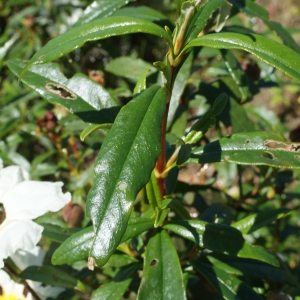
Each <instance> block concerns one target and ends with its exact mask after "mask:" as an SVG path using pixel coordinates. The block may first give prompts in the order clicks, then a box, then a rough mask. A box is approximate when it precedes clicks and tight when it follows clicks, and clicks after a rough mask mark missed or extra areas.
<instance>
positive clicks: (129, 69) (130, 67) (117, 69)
mask: <svg viewBox="0 0 300 300" xmlns="http://www.w3.org/2000/svg"><path fill="white" fill-rule="evenodd" d="M105 70H106V71H107V72H110V73H112V74H114V75H116V76H120V77H125V78H127V79H129V80H130V81H132V82H134V83H136V82H138V80H139V79H140V77H141V76H143V74H145V72H147V71H148V74H149V75H151V74H153V73H155V72H156V71H157V69H156V68H155V67H153V66H152V65H150V64H149V63H147V62H145V61H144V60H142V59H140V58H133V57H130V56H121V57H117V58H116V59H114V60H112V61H110V62H109V63H108V64H107V65H106V66H105ZM146 74H147V73H146Z"/></svg>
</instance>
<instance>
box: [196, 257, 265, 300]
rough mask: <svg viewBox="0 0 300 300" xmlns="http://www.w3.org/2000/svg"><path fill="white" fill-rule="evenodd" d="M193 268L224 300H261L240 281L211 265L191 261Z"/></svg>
mask: <svg viewBox="0 0 300 300" xmlns="http://www.w3.org/2000/svg"><path fill="white" fill-rule="evenodd" d="M191 264H192V266H194V267H195V268H196V269H197V270H198V271H199V272H200V273H201V274H202V275H203V276H204V277H205V278H206V279H207V280H208V282H209V283H210V284H211V285H212V286H213V287H214V288H215V290H216V291H217V293H218V294H220V295H221V296H222V298H224V299H226V300H232V299H236V300H247V299H249V300H262V298H261V297H260V296H259V295H258V294H256V293H255V292H254V290H253V289H252V288H251V287H249V286H248V285H246V284H245V283H244V282H243V281H241V280H240V279H238V278H236V277H234V276H232V275H231V274H229V273H228V272H226V271H223V270H221V269H219V268H217V267H215V266H213V265H209V264H206V263H203V262H199V261H191Z"/></svg>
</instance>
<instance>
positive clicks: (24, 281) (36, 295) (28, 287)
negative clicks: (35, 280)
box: [5, 263, 42, 300]
mask: <svg viewBox="0 0 300 300" xmlns="http://www.w3.org/2000/svg"><path fill="white" fill-rule="evenodd" d="M5 269H7V270H8V271H9V272H10V273H11V274H13V275H14V276H16V277H18V278H19V275H18V274H17V272H16V271H15V270H14V269H13V268H11V266H10V265H9V264H7V263H5ZM21 283H22V284H23V285H24V286H25V287H26V289H27V290H28V292H29V293H31V295H32V296H33V298H35V299H36V300H42V299H41V298H40V297H39V296H38V294H37V293H36V292H35V291H34V290H33V289H32V287H31V286H30V285H29V284H28V282H27V281H26V280H24V279H22V280H21Z"/></svg>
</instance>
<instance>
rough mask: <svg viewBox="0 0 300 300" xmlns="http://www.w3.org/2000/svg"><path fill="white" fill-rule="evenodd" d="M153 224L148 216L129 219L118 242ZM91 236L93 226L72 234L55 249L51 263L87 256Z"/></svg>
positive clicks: (69, 262)
mask: <svg viewBox="0 0 300 300" xmlns="http://www.w3.org/2000/svg"><path fill="white" fill-rule="evenodd" d="M153 224H154V219H150V218H134V219H130V220H129V222H128V226H127V228H126V231H125V233H124V235H123V237H122V239H121V242H120V243H123V242H125V241H127V240H129V239H131V238H133V237H135V236H136V235H139V234H141V233H142V232H144V231H147V230H149V229H151V228H153V226H154V225H153ZM93 238H94V230H93V226H90V227H87V228H85V229H83V230H81V231H79V232H77V233H75V234H73V235H72V236H70V237H69V238H68V239H67V240H65V242H64V243H62V244H61V245H60V246H59V247H58V248H57V249H56V250H55V252H54V253H53V256H52V263H53V264H54V265H62V264H72V263H74V262H76V261H80V260H84V259H86V258H88V256H89V250H90V248H91V247H92V243H93Z"/></svg>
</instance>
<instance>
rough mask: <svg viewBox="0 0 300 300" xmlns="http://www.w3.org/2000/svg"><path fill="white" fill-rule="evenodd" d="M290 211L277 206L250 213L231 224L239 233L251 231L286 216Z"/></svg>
mask: <svg viewBox="0 0 300 300" xmlns="http://www.w3.org/2000/svg"><path fill="white" fill-rule="evenodd" d="M289 212H290V210H289V209H287V208H277V209H272V210H270V211H269V210H268V211H262V212H259V213H255V214H251V215H250V216H247V217H245V218H243V219H241V220H239V221H237V222H235V223H233V224H231V226H232V227H234V228H237V229H238V230H239V231H240V232H241V233H243V234H247V233H251V232H253V231H255V230H257V229H259V228H261V227H263V226H265V225H268V224H270V223H272V222H273V221H275V220H277V219H280V218H282V217H284V216H286V215H287V214H288V213H289Z"/></svg>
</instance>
